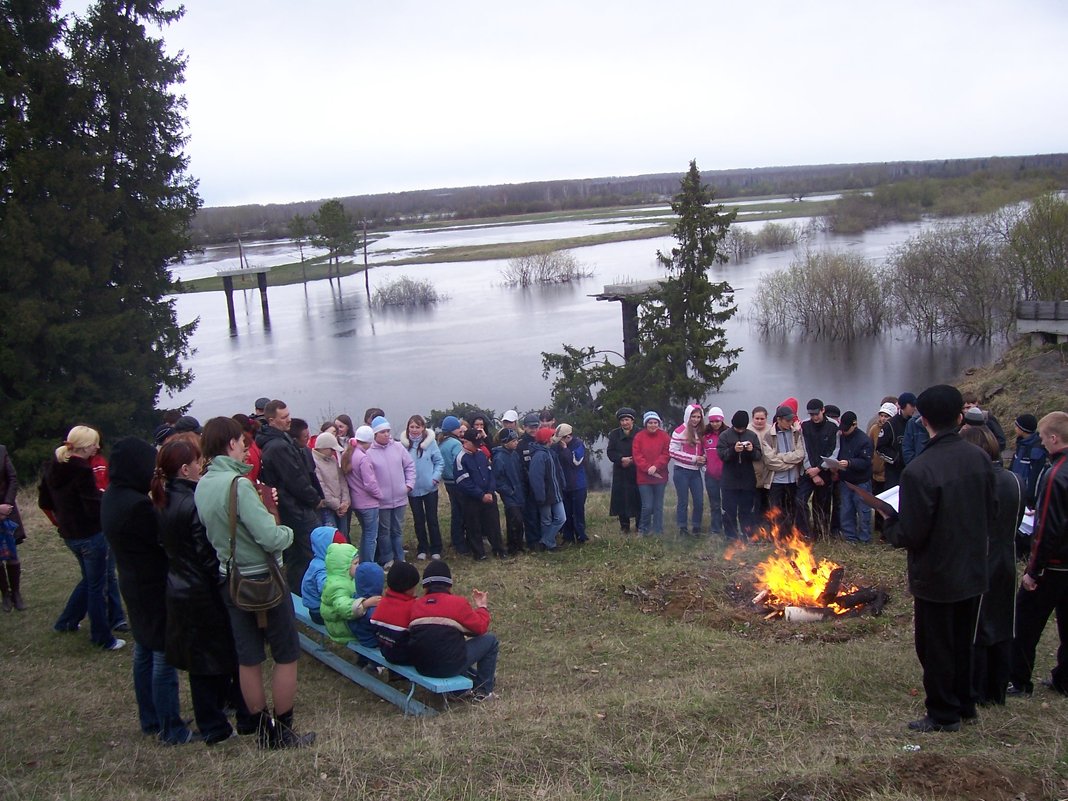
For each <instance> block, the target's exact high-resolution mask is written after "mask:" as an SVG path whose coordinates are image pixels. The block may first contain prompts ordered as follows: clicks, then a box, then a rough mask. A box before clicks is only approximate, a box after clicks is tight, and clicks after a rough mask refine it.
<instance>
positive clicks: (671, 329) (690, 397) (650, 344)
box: [542, 161, 741, 433]
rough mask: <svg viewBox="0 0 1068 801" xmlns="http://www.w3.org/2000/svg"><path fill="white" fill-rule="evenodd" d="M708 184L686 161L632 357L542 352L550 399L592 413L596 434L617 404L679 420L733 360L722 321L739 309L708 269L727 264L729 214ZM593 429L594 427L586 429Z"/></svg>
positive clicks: (721, 378) (722, 377) (730, 291)
mask: <svg viewBox="0 0 1068 801" xmlns="http://www.w3.org/2000/svg"><path fill="white" fill-rule="evenodd" d="M713 201H714V195H713V193H712V190H711V188H709V187H707V186H705V185H703V184H702V183H701V173H700V172H699V171H698V169H697V162H696V161H691V162H690V169H689V172H688V173H687V174H686V175H685V177H683V179H682V185H681V191H680V192H679V194H678V195H676V196H675V199H674V201H673V202H672V204H671V208H672V211H674V212H675V214H677V215H678V221H677V222H676V223H675V228H674V232H673V234H674V237H675V241H676V243H677V244H676V246H675V247H673V248H672V249H671V252H670V253H667V254H665V253H661V252H659V251H658V252H657V258H658V259H659V260H660V263H661V264H662V265H663V266H664V267H665V268H667V271H668V276H667V278H665V279H664V280H663V281H661V282H660V287H659V289H658V290H656V291H654V292H650V293H649V294H648V295H647V296H646V297H645V298H644V299H643V300H642V301H641V303H640V305H639V316H638V340H639V342H638V344H639V348H638V354H637V355H636V356H634V357H632V358H631V359H630V360H629V361H627V363H626V364H624V365H622V366H614V365H612V364H610V363H609V362H608V361H607V360H606V359H604V358H603V354H601V352H599V351H596V350H594V349H593V348H586V349H576V348H574V347H571V346H565V353H563V354H556V353H543V354H542V365H543V368H544V371H545V375H546V377H548V375H549V373H550V372H553V371H555V372H557V373H558V374H559V375H558V377H557V379H556V381H555V382H554V384H553V403H554V404H556V403H557V402H558V401H559V402H560V403H561V404H562V405H564V406H574V407H575V408H576V409H585V410H595V411H597V413H598V414H599V415H600V417H599V419H601V420H602V428H601V431H602V432H603V431H604V430H607V428H610V427H612V426H613V425H614V424H613V423H612V420H611V414H612V410H613V409H615V408H616V407H617V406H623V405H627V406H641V407H643V408H652V409H656V410H657V411H659V412H660V414H661V415H662V416H667V417H668V418H670V419H674V420H678V419H679V418H680V416H681V411H682V406H683V405H684V404H686V403H687V402H692V401H697V402H701V401H703V400H704V398H705V396H707V395H708V393H710V392H713V391H715V390H718V389H719V388H720V387H721V386H723V382H724V381H726V380H727V378H728V377H729V376H730V375H731V373H733V372H734V371H735V370H736V369H737V368H738V365H737V363H736V361H735V360H736V359H737V357H738V354H740V353H741V349H740V348H730V347H728V343H727V334H726V329H725V328H724V325H725V324H726V322H727V321H728V320H729V319H730V318H731V317H733V316H734V315H735V314H736V313H737V311H738V307H737V306H736V305H735V304H734V290H733V289H732V288H731V286H730V284H729V283H727V282H726V281H720V282H713V281H711V280H710V279H709V277H708V269H709V268H710V267H712V266H713V265H714V264H717V263H723V262H726V261H727V256H726V254H725V253H724V252H723V251H721V250H720V243H721V242H722V241H723V240H724V238H725V237H726V235H727V231H728V230H729V228H730V224H731V222H732V221H733V220H734V217H735V212H730V213H724V211H723V207H722V206H720V205H714V204H713ZM588 433H595V432H592V431H591V432H588Z"/></svg>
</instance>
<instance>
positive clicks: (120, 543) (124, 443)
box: [100, 437, 167, 651]
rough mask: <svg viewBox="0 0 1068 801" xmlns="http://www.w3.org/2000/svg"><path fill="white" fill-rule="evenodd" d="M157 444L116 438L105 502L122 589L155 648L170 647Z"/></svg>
mask: <svg viewBox="0 0 1068 801" xmlns="http://www.w3.org/2000/svg"><path fill="white" fill-rule="evenodd" d="M155 469H156V449H155V448H154V447H152V446H151V445H150V444H148V443H147V442H145V441H144V440H141V439H137V438H136V437H126V438H124V439H120V440H119V441H118V442H116V443H115V446H114V447H113V448H112V450H111V463H110V464H109V466H108V477H109V483H108V488H107V490H105V492H104V497H103V500H102V501H101V505H100V521H101V524H102V525H103V529H104V536H105V537H107V540H108V545H110V546H111V552H112V554H114V556H115V566H116V568H117V569H118V574H119V591H120V592H121V593H122V600H123V601H124V602H125V604H126V613H127V620H128V621H129V624H130V630H131V631H132V632H133V637H134V640H135V641H136V642H137V643H138V644H139V645H140V646H141V647H142V648H147V649H149V650H150V651H163V650H165V649H166V647H167V603H166V594H167V553H166V551H164V550H163V546H162V545H160V539H159V518H158V516H157V515H156V510H155V507H153V506H152V501H151V500H150V499H149V497H148V487H149V484H150V483H151V482H152V472H153V471H154V470H155Z"/></svg>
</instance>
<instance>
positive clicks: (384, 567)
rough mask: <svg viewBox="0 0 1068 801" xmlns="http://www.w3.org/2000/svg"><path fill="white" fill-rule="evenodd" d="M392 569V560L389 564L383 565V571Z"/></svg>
mask: <svg viewBox="0 0 1068 801" xmlns="http://www.w3.org/2000/svg"><path fill="white" fill-rule="evenodd" d="M391 567H393V560H392V559H390V560H389V561H388V562H386V563H385V564H384V565H382V569H383V570H389V569H390V568H391Z"/></svg>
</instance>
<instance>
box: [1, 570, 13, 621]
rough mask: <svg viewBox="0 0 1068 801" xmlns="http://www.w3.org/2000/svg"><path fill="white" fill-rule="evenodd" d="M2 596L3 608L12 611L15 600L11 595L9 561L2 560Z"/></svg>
mask: <svg viewBox="0 0 1068 801" xmlns="http://www.w3.org/2000/svg"><path fill="white" fill-rule="evenodd" d="M0 597H2V598H3V609H4V611H5V612H10V611H11V610H12V609H13V608H14V606H15V602H14V600H13V599H12V597H11V585H10V584H8V583H7V562H0Z"/></svg>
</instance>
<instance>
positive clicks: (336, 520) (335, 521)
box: [319, 506, 348, 534]
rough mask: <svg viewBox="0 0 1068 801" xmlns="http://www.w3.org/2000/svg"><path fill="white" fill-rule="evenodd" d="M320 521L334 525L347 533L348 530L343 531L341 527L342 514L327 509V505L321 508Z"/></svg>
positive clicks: (325, 524)
mask: <svg viewBox="0 0 1068 801" xmlns="http://www.w3.org/2000/svg"><path fill="white" fill-rule="evenodd" d="M347 516H348V515H346V517H347ZM319 522H320V523H321V524H322V525H324V526H333V527H334V528H336V529H337V530H338V531H341V532H342V533H343V534H347V533H348V532H347V531H343V530H342V528H341V515H339V514H338V513H337V512H335V511H334V510H333V509H327V508H326V507H325V506H324V507H323V508H322V509H320V510H319Z"/></svg>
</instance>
